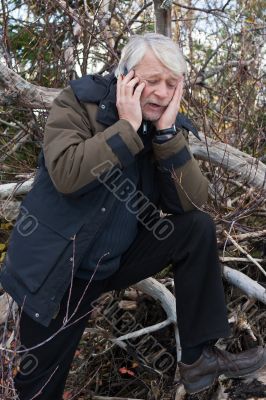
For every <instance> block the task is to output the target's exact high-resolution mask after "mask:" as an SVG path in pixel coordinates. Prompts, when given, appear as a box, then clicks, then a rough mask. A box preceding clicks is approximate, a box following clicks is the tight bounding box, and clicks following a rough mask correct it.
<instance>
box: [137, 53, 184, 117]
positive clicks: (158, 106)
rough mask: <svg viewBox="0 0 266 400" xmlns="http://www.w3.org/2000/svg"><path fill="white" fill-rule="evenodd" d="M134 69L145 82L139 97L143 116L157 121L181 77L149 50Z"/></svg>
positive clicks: (141, 80)
mask: <svg viewBox="0 0 266 400" xmlns="http://www.w3.org/2000/svg"><path fill="white" fill-rule="evenodd" d="M134 71H135V76H137V77H139V78H140V82H145V88H144V89H143V92H142V94H141V98H140V106H141V110H142V115H143V118H144V119H146V120H148V121H157V120H158V119H159V118H160V117H161V115H162V114H163V112H164V111H165V109H166V107H167V106H168V104H169V102H170V101H171V99H172V97H173V95H174V92H175V88H176V86H177V84H178V83H179V82H180V80H181V79H182V77H181V76H177V75H175V74H174V73H173V72H172V71H170V70H169V69H168V68H167V67H165V66H164V65H163V64H162V63H161V62H160V61H159V60H158V58H157V57H156V56H155V54H154V53H153V51H151V50H149V51H148V52H147V53H146V54H145V56H144V57H143V59H142V60H141V61H140V63H139V64H138V65H136V67H135V68H134Z"/></svg>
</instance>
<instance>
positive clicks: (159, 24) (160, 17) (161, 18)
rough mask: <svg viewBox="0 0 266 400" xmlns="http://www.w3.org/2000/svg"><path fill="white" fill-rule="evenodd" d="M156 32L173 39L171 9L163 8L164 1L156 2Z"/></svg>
mask: <svg viewBox="0 0 266 400" xmlns="http://www.w3.org/2000/svg"><path fill="white" fill-rule="evenodd" d="M153 3H154V14H155V32H156V33H161V34H162V35H165V36H168V37H171V36H172V30H171V7H169V8H167V9H164V8H161V5H162V0H154V1H153Z"/></svg>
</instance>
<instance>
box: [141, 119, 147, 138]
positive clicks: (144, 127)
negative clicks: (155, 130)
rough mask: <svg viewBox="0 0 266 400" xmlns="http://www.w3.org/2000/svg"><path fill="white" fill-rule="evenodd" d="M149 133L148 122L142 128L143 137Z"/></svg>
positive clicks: (144, 122)
mask: <svg viewBox="0 0 266 400" xmlns="http://www.w3.org/2000/svg"><path fill="white" fill-rule="evenodd" d="M147 132H148V126H147V121H143V126H142V135H146V134H147Z"/></svg>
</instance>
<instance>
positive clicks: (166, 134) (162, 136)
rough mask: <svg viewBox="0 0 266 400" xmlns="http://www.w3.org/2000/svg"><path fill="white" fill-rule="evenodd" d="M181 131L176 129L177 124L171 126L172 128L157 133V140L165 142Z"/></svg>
mask: <svg viewBox="0 0 266 400" xmlns="http://www.w3.org/2000/svg"><path fill="white" fill-rule="evenodd" d="M178 132H179V129H176V126H175V124H174V125H172V126H171V128H166V129H160V130H158V131H156V134H155V135H156V140H158V141H160V142H163V141H165V140H169V139H172V138H173V137H174V136H175V135H176V134H177V133H178Z"/></svg>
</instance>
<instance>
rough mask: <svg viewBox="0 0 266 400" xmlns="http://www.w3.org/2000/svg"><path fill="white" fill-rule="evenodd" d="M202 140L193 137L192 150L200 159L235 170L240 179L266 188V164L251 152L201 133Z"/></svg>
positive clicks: (251, 184)
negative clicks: (247, 152)
mask: <svg viewBox="0 0 266 400" xmlns="http://www.w3.org/2000/svg"><path fill="white" fill-rule="evenodd" d="M199 136H200V138H201V141H199V140H198V139H197V138H195V137H194V136H193V137H192V138H191V140H190V141H191V146H190V147H191V150H192V152H193V154H194V155H195V156H196V157H197V158H199V159H200V160H204V161H209V162H210V163H211V164H214V165H217V166H219V167H222V168H223V169H224V170H226V171H228V172H234V173H235V174H237V176H238V180H239V181H241V182H246V183H248V184H249V185H250V186H254V187H256V188H257V189H261V190H265V188H266V165H265V164H263V163H262V162H261V161H259V160H257V159H256V158H254V157H252V156H250V155H249V154H246V153H243V152H242V151H240V150H238V149H236V148H235V147H233V146H230V145H229V144H226V143H222V142H218V141H216V140H214V139H211V138H209V137H207V136H205V135H204V134H203V133H202V132H200V133H199Z"/></svg>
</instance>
